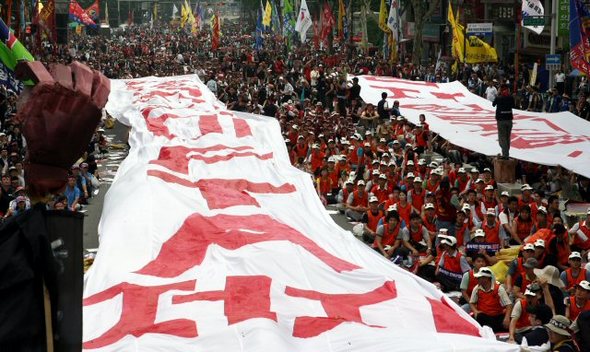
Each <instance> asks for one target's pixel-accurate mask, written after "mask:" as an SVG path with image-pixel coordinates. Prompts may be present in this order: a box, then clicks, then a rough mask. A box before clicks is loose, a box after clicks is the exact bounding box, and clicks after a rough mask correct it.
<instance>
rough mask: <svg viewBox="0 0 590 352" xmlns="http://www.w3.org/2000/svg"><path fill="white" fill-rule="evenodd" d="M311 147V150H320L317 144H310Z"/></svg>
mask: <svg viewBox="0 0 590 352" xmlns="http://www.w3.org/2000/svg"><path fill="white" fill-rule="evenodd" d="M311 147H312V148H313V149H319V148H320V145H319V144H317V143H314V144H312V146H311Z"/></svg>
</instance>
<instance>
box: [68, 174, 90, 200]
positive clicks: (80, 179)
mask: <svg viewBox="0 0 590 352" xmlns="http://www.w3.org/2000/svg"><path fill="white" fill-rule="evenodd" d="M72 175H73V176H74V177H75V178H76V186H77V187H78V189H79V190H80V204H88V202H87V200H88V198H89V197H90V194H89V193H88V185H87V184H86V178H84V176H82V175H81V174H80V165H74V166H72Z"/></svg>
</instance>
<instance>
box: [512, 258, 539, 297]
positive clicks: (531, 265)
mask: <svg viewBox="0 0 590 352" xmlns="http://www.w3.org/2000/svg"><path fill="white" fill-rule="evenodd" d="M538 265H539V262H538V261H537V259H535V258H528V259H527V260H526V261H525V262H524V264H522V266H523V268H524V273H521V275H519V276H518V277H517V278H516V280H514V286H513V288H512V293H513V294H514V297H516V298H524V292H525V290H526V287H527V286H528V285H530V284H531V283H533V282H534V281H536V280H537V275H535V269H536V268H537V266H538Z"/></svg>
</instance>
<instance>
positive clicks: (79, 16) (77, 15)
mask: <svg viewBox="0 0 590 352" xmlns="http://www.w3.org/2000/svg"><path fill="white" fill-rule="evenodd" d="M69 11H70V13H69V17H70V20H72V21H75V22H78V23H81V24H83V25H85V26H89V27H96V23H95V22H94V21H93V20H92V18H90V16H88V14H87V13H86V12H84V9H82V7H81V6H80V4H78V2H77V1H76V0H71V1H70V10H69Z"/></svg>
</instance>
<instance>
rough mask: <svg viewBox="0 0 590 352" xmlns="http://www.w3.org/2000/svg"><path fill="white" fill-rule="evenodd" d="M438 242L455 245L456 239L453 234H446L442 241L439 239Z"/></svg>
mask: <svg viewBox="0 0 590 352" xmlns="http://www.w3.org/2000/svg"><path fill="white" fill-rule="evenodd" d="M440 243H442V244H447V245H449V246H455V245H456V244H457V239H456V238H455V237H453V236H446V237H445V238H443V240H442V241H440Z"/></svg>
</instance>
